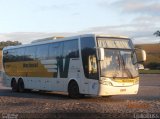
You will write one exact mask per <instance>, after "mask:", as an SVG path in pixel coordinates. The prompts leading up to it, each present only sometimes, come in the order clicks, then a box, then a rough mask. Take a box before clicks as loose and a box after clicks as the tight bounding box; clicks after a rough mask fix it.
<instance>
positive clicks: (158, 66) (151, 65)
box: [146, 62, 160, 70]
mask: <svg viewBox="0 0 160 119" xmlns="http://www.w3.org/2000/svg"><path fill="white" fill-rule="evenodd" d="M146 67H147V68H149V69H158V70H160V63H157V62H151V63H149V64H147V65H146Z"/></svg>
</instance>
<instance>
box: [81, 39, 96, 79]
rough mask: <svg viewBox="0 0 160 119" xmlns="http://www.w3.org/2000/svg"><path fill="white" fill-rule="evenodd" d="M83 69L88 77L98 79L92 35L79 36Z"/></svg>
mask: <svg viewBox="0 0 160 119" xmlns="http://www.w3.org/2000/svg"><path fill="white" fill-rule="evenodd" d="M81 54H82V62H83V70H84V74H85V77H86V78H88V79H98V71H97V58H96V49H95V41H94V38H93V37H84V38H81Z"/></svg>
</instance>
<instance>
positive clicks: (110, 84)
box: [100, 80, 113, 86]
mask: <svg viewBox="0 0 160 119" xmlns="http://www.w3.org/2000/svg"><path fill="white" fill-rule="evenodd" d="M100 84H103V85H107V86H113V85H112V83H111V82H109V81H104V80H100Z"/></svg>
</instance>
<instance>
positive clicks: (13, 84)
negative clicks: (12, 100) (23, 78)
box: [11, 79, 18, 92]
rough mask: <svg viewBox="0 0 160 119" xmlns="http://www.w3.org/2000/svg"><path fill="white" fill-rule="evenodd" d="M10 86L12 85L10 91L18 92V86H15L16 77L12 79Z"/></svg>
mask: <svg viewBox="0 0 160 119" xmlns="http://www.w3.org/2000/svg"><path fill="white" fill-rule="evenodd" d="M11 87H12V92H18V86H17V82H16V79H12V81H11Z"/></svg>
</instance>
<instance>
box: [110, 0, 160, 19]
mask: <svg viewBox="0 0 160 119" xmlns="http://www.w3.org/2000/svg"><path fill="white" fill-rule="evenodd" d="M112 5H113V6H118V7H119V8H121V9H122V12H123V13H129V14H130V13H133V14H145V15H151V16H157V15H160V12H159V11H160V1H157V0H120V1H117V2H114V3H112Z"/></svg>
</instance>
